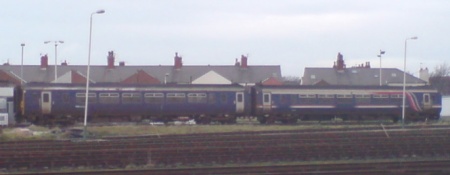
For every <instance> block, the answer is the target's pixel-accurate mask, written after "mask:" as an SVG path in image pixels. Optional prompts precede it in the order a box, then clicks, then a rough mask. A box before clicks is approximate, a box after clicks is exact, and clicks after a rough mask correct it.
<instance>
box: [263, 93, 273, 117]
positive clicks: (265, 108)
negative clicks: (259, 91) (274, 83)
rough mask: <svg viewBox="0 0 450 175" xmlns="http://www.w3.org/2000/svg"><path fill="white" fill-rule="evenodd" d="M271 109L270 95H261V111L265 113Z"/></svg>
mask: <svg viewBox="0 0 450 175" xmlns="http://www.w3.org/2000/svg"><path fill="white" fill-rule="evenodd" d="M271 109H272V99H271V94H270V93H267V92H265V93H263V111H265V112H267V111H270V110H271Z"/></svg>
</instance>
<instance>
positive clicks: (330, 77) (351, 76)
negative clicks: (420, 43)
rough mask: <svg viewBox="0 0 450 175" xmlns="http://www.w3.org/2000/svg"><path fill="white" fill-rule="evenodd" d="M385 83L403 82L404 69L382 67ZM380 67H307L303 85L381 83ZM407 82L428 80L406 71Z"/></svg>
mask: <svg viewBox="0 0 450 175" xmlns="http://www.w3.org/2000/svg"><path fill="white" fill-rule="evenodd" d="M381 73H382V75H381V78H382V79H381V80H382V84H383V85H399V84H403V71H400V70H399V69H396V68H382V70H381ZM379 77H380V69H379V68H366V67H354V68H344V69H340V70H339V69H335V68H305V72H304V74H303V77H302V85H315V84H317V83H319V82H321V83H322V84H324V83H328V84H330V85H353V86H354V85H363V86H369V85H375V86H376V85H380V79H379ZM406 84H415V85H425V84H427V82H426V81H424V80H421V79H419V78H417V77H414V76H412V75H410V74H408V73H406Z"/></svg>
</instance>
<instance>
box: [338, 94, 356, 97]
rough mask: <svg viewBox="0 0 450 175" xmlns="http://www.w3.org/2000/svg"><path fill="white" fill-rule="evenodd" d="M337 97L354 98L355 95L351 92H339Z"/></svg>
mask: <svg viewBox="0 0 450 175" xmlns="http://www.w3.org/2000/svg"><path fill="white" fill-rule="evenodd" d="M336 98H353V95H350V94H338V95H336Z"/></svg>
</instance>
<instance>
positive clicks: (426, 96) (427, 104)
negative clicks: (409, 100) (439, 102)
mask: <svg viewBox="0 0 450 175" xmlns="http://www.w3.org/2000/svg"><path fill="white" fill-rule="evenodd" d="M422 103H423V108H424V109H431V107H432V103H431V99H430V94H428V93H426V94H423V100H422Z"/></svg>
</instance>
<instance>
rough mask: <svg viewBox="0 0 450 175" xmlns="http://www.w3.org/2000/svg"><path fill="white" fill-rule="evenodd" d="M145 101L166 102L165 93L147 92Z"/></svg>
mask: <svg viewBox="0 0 450 175" xmlns="http://www.w3.org/2000/svg"><path fill="white" fill-rule="evenodd" d="M144 101H145V103H164V94H163V93H145V95H144Z"/></svg>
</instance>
